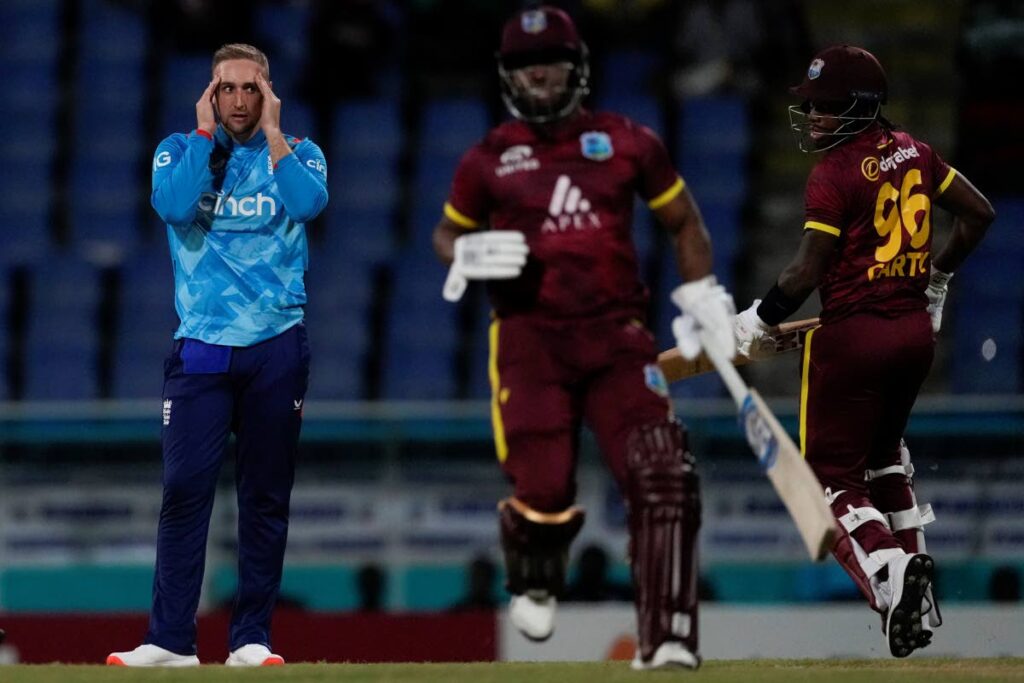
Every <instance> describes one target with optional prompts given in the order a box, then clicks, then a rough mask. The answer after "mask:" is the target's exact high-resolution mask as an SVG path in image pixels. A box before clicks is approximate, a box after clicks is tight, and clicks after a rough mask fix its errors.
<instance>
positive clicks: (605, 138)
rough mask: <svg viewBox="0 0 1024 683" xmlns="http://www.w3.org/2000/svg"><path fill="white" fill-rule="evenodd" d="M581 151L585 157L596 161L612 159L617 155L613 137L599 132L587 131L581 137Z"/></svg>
mask: <svg viewBox="0 0 1024 683" xmlns="http://www.w3.org/2000/svg"><path fill="white" fill-rule="evenodd" d="M580 151H581V152H582V153H583V156H584V157H586V158H587V159H593V160H594V161H604V160H606V159H611V158H612V155H613V154H615V150H614V149H612V138H611V136H610V135H608V133H604V132H601V131H597V130H591V131H587V132H586V133H584V134H583V135H581V136H580Z"/></svg>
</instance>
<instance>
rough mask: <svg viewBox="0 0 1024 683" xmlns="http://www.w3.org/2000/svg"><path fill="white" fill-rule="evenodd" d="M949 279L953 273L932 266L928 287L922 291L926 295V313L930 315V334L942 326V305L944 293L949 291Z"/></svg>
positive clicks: (936, 332) (943, 303)
mask: <svg viewBox="0 0 1024 683" xmlns="http://www.w3.org/2000/svg"><path fill="white" fill-rule="evenodd" d="M951 279H953V273H943V272H942V271H941V270H935V268H934V267H933V268H932V276H931V278H930V279H929V280H928V289H926V290H925V291H924V293H925V294H926V295H928V315H930V316H931V317H932V334H938V333H939V328H941V327H942V307H943V306H944V305H945V303H946V294H948V293H949V281H950V280H951Z"/></svg>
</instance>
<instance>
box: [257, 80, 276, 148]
mask: <svg viewBox="0 0 1024 683" xmlns="http://www.w3.org/2000/svg"><path fill="white" fill-rule="evenodd" d="M256 85H258V86H259V88H260V94H261V95H263V111H262V112H261V113H260V128H262V129H263V134H264V135H266V136H268V137H269V136H270V135H272V134H273V133H280V132H281V98H280V97H278V96H277V95H275V94H274V91H273V89H271V87H270V82H269V81H267V79H266V78H264V76H263V74H262V73H257V74H256Z"/></svg>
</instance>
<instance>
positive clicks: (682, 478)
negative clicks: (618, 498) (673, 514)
mask: <svg viewBox="0 0 1024 683" xmlns="http://www.w3.org/2000/svg"><path fill="white" fill-rule="evenodd" d="M626 449H627V450H626V468H627V471H628V474H629V477H628V485H627V486H628V490H627V496H628V498H629V502H630V505H631V506H632V507H633V508H634V509H639V508H644V507H651V506H666V507H670V508H671V507H676V508H683V507H687V508H691V509H696V510H698V511H699V509H700V480H699V478H698V476H697V471H696V461H695V460H694V457H693V454H692V453H691V452H690V449H689V445H688V442H687V437H686V430H685V429H683V427H682V425H681V424H680V423H679V422H678V421H677V420H664V421H661V422H654V423H650V424H646V425H642V426H640V427H637V428H636V429H634V430H633V432H632V433H630V435H629V438H628V439H627V442H626Z"/></svg>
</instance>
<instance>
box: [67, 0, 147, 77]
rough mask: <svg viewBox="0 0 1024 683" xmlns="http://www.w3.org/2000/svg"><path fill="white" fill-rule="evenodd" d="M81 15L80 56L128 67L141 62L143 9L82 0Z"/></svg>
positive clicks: (144, 41)
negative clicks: (138, 9)
mask: <svg viewBox="0 0 1024 683" xmlns="http://www.w3.org/2000/svg"><path fill="white" fill-rule="evenodd" d="M81 16H82V23H81V25H80V29H79V51H80V53H81V56H82V57H84V58H86V59H97V60H101V61H104V62H110V63H116V64H121V65H123V66H125V67H129V68H131V67H132V66H133V65H139V66H140V67H141V66H142V65H143V62H144V60H145V56H146V37H147V30H146V22H145V17H144V15H143V12H142V11H137V10H133V9H132V8H130V7H126V6H123V5H119V4H118V3H113V2H108V1H105V0H83V3H82V9H81ZM121 92H124V91H123V90H122V91H121Z"/></svg>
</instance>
